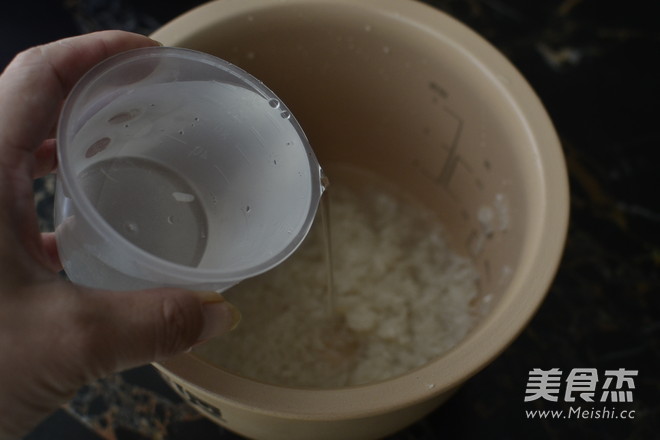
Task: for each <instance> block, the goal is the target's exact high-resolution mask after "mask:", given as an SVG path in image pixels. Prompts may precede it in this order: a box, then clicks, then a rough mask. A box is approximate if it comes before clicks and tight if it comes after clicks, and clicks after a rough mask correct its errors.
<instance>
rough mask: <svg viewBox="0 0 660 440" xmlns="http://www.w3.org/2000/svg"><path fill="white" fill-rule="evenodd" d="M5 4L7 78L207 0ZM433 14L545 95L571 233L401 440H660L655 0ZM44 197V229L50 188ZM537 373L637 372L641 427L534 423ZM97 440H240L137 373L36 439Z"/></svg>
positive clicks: (39, 431) (454, 5)
mask: <svg viewBox="0 0 660 440" xmlns="http://www.w3.org/2000/svg"><path fill="white" fill-rule="evenodd" d="M3 3H4V4H3V5H2V6H0V32H1V34H0V36H1V37H2V38H1V39H0V68H2V67H3V66H4V65H6V64H7V63H8V62H9V60H10V59H11V57H12V56H13V55H14V54H16V53H17V52H18V51H20V50H22V49H24V48H27V47H29V46H31V45H35V44H40V43H44V42H48V41H52V40H55V39H58V38H61V37H65V36H71V35H76V34H80V33H84V32H89V31H93V30H99V29H126V30H131V31H135V32H141V33H149V32H151V31H152V30H154V29H156V28H157V27H158V26H160V25H161V24H163V23H165V22H167V21H168V20H170V19H171V18H173V17H175V16H176V15H178V14H180V13H181V12H183V11H185V10H187V9H189V8H190V7H192V6H194V5H196V4H199V3H201V2H199V1H192V0H186V1H184V0H180V1H172V2H163V1H156V0H132V1H131V0H62V1H56V0H46V1H31V0H24V1H20V2H14V1H11V2H10V1H5V2H3ZM427 3H429V4H432V5H434V6H436V7H438V8H439V9H442V10H444V11H446V12H448V13H449V14H450V15H453V16H454V17H456V18H458V19H459V20H461V21H463V22H464V23H465V24H467V25H468V26H470V27H471V28H473V29H474V30H476V31H477V32H478V33H480V34H481V35H482V36H483V37H484V38H486V39H487V40H489V41H490V42H491V43H492V44H493V45H495V46H496V47H497V48H499V49H500V50H501V51H502V52H503V53H504V54H505V55H506V56H507V57H508V58H509V59H510V60H511V61H512V63H513V64H514V65H515V66H516V67H517V68H518V69H519V70H520V71H521V72H522V73H523V75H524V76H525V77H526V78H527V79H528V81H529V82H530V83H531V85H532V87H533V88H534V89H535V90H536V91H537V93H538V94H539V96H540V98H541V100H542V101H543V102H544V104H545V105H546V107H547V109H548V112H549V113H550V115H551V117H552V119H553V121H554V123H555V125H556V128H557V131H558V133H559V136H560V138H561V141H562V144H563V148H564V153H565V155H566V159H567V166H568V170H569V174H570V180H571V182H570V183H571V222H570V229H569V235H568V240H567V243H566V251H565V254H564V257H563V260H562V263H561V266H560V269H559V272H558V274H557V278H556V280H555V282H554V283H553V285H552V287H551V288H550V291H549V293H548V296H547V299H546V301H545V302H544V304H543V305H542V307H541V308H540V310H539V312H538V314H537V315H536V316H535V318H534V319H533V320H532V321H531V323H530V325H529V326H528V327H527V328H526V329H525V330H524V331H523V333H522V334H521V335H520V336H519V337H518V339H517V340H516V341H515V342H514V343H513V344H512V345H511V346H510V347H509V348H508V349H507V350H506V351H505V352H504V353H503V354H502V355H501V356H500V357H499V358H498V359H497V360H496V361H495V362H493V363H492V364H491V365H490V366H488V367H487V368H486V369H484V370H483V371H481V372H480V373H479V374H477V375H476V376H475V377H474V378H472V379H471V380H470V381H469V382H468V383H467V384H466V385H465V386H463V387H462V388H461V389H460V390H459V392H458V393H457V394H456V395H455V396H454V397H453V398H452V399H451V400H450V401H449V402H448V403H447V404H446V405H444V406H442V407H441V408H439V409H438V410H436V411H435V412H433V413H432V414H431V415H429V416H428V417H426V418H425V419H423V420H422V421H420V422H418V423H417V424H415V425H413V426H411V427H410V428H408V429H406V430H405V431H403V432H401V433H399V434H397V435H396V436H394V437H393V438H395V439H420V440H421V439H436V438H532V437H533V438H551V439H555V438H556V439H566V438H611V439H624V438H629V439H652V438H660V422H659V421H660V281H659V276H658V273H659V271H658V269H659V266H660V233H659V232H658V231H659V226H660V197H659V196H658V183H660V182H659V179H658V174H659V173H658V171H657V169H658V159H659V158H660V155H658V153H657V150H658V148H660V128H659V127H660V126H659V125H658V121H657V120H658V116H660V111H658V106H659V104H658V103H659V102H660V90H659V89H660V85H659V83H660V79H659V78H660V71H659V68H658V67H657V66H658V61H660V25H659V24H660V14H659V12H660V4H659V2H657V1H653V0H648V1H647V0H636V1H627V2H620V1H596V0H582V1H581V0H564V1H560V0H557V1H551V0H539V1H527V0H437V1H427ZM0 99H2V97H0ZM35 191H36V193H37V200H38V209H39V213H40V216H41V217H42V219H43V225H44V227H45V228H48V227H49V223H50V222H49V216H50V215H51V214H50V212H51V209H52V199H51V192H52V180H48V179H46V180H45V181H38V182H37V183H36V184H35ZM51 227H52V226H51ZM533 368H541V369H544V370H549V369H551V368H560V369H562V371H564V375H567V374H568V372H570V371H571V370H572V369H573V368H595V369H596V370H597V371H598V372H599V374H603V373H604V372H605V370H607V369H618V368H625V369H628V370H638V371H639V376H638V377H636V378H635V386H636V388H635V389H634V390H633V393H634V400H633V402H632V403H619V404H618V405H617V406H616V407H617V408H618V409H626V410H634V411H635V418H634V419H633V420H602V419H600V420H576V419H572V420H566V419H558V420H555V419H545V420H541V419H528V418H527V417H526V410H533V409H551V410H552V409H564V410H567V409H568V407H569V405H568V404H567V403H565V402H562V399H561V398H560V401H559V402H557V403H553V402H549V401H545V400H537V401H534V402H528V403H525V402H524V400H523V399H524V396H525V387H526V384H527V378H528V372H529V371H530V370H531V369H533ZM583 406H584V405H583ZM594 406H595V407H597V408H599V407H600V405H594ZM609 406H610V405H608V407H609ZM587 407H590V406H585V408H587ZM99 438H105V439H117V440H128V439H144V438H167V439H174V440H178V439H195V438H205V439H234V438H236V436H234V435H233V434H231V433H229V432H227V431H224V430H223V429H222V428H220V427H217V426H215V425H213V424H212V423H210V422H208V421H206V420H205V419H203V418H202V417H201V416H198V415H197V413H195V412H194V411H193V410H191V409H190V408H189V407H188V406H186V405H185V404H183V403H182V402H181V401H180V399H178V397H177V396H176V395H175V394H174V393H173V392H172V391H171V390H169V389H168V388H167V387H166V386H165V385H164V384H163V382H162V381H161V380H160V378H159V377H158V376H157V375H156V374H155V373H154V371H153V370H152V369H151V367H144V368H139V369H136V370H132V371H129V372H127V373H124V374H122V375H116V376H113V377H110V378H108V379H105V380H103V381H99V382H98V383H95V384H92V385H90V386H89V387H86V388H85V389H83V390H81V392H80V394H79V395H78V396H77V397H76V399H74V401H73V402H72V403H71V404H69V405H68V406H67V407H66V408H65V409H63V410H60V411H58V412H57V413H55V414H54V415H53V416H52V417H51V418H49V419H48V420H46V421H45V422H44V423H43V424H42V425H40V426H39V427H37V428H36V429H35V431H34V432H33V433H31V434H30V435H29V436H28V437H27V439H29V440H42V439H82V440H88V439H89V440H91V439H97V440H98V439H99Z"/></svg>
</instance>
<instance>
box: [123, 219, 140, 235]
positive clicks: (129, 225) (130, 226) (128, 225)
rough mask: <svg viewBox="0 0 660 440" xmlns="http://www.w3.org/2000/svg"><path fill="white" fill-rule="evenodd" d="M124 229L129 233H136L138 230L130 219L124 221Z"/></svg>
mask: <svg viewBox="0 0 660 440" xmlns="http://www.w3.org/2000/svg"><path fill="white" fill-rule="evenodd" d="M124 229H125V230H126V232H129V233H131V234H137V233H138V232H139V231H140V228H139V227H138V225H137V223H135V222H131V221H128V222H126V223H124Z"/></svg>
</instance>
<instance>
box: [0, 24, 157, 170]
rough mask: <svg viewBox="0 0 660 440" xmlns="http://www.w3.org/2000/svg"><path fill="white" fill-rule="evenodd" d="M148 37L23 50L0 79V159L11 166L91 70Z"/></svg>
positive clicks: (89, 39)
mask: <svg viewBox="0 0 660 440" xmlns="http://www.w3.org/2000/svg"><path fill="white" fill-rule="evenodd" d="M157 44H158V43H156V42H155V41H153V40H151V39H150V38H148V37H145V36H142V35H138V34H132V33H128V32H122V31H103V32H97V33H94V34H88V35H82V36H77V37H72V38H67V39H64V40H60V41H56V42H54V43H50V44H46V45H44V46H37V47H34V48H32V49H29V50H27V51H25V52H22V53H21V54H19V55H18V56H16V58H15V59H14V60H13V61H12V62H11V63H10V64H9V66H8V67H7V68H6V70H5V71H4V72H3V73H2V75H1V76H0V96H2V104H1V105H0V153H1V154H0V157H1V158H3V161H4V162H5V163H6V164H7V165H10V166H12V165H13V167H16V166H17V165H19V164H20V163H21V161H24V160H25V159H26V154H25V153H29V154H31V153H32V152H33V151H34V150H35V149H36V148H37V147H38V146H39V145H40V144H41V142H42V141H43V140H44V139H45V138H46V137H47V135H48V133H49V131H50V130H51V129H52V127H53V126H54V124H55V121H56V119H57V117H58V112H59V109H60V106H61V103H62V100H63V99H64V98H65V97H66V95H67V94H68V93H69V91H70V90H71V88H72V87H73V85H74V84H75V83H76V81H78V79H80V77H81V76H82V75H83V74H84V73H85V72H86V71H87V70H89V69H90V68H91V67H92V66H94V65H95V64H97V63H99V62H100V61H102V60H103V59H105V58H108V57H109V56H112V55H114V54H117V53H119V52H123V51H126V50H129V49H134V48H138V47H147V46H155V45H157Z"/></svg>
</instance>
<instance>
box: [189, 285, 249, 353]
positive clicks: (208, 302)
mask: <svg viewBox="0 0 660 440" xmlns="http://www.w3.org/2000/svg"><path fill="white" fill-rule="evenodd" d="M198 294H199V296H200V297H201V299H202V307H203V309H202V314H203V316H204V325H203V327H202V331H201V333H200V334H199V338H198V341H197V343H198V344H199V343H201V342H204V341H206V340H208V339H210V338H212V337H213V336H219V335H222V334H224V333H227V332H229V331H232V330H234V329H235V328H236V327H237V326H238V323H239V322H240V321H241V313H240V312H239V311H238V309H237V308H236V307H235V306H234V305H233V304H231V303H230V302H229V301H227V300H225V298H224V297H223V296H222V295H220V294H219V293H215V292H199V293H198Z"/></svg>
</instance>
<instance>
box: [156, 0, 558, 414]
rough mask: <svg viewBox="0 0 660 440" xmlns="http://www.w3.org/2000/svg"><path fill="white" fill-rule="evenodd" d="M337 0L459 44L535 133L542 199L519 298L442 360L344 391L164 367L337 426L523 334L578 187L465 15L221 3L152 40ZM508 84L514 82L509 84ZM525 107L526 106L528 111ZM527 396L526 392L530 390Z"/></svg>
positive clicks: (451, 379) (471, 364)
mask: <svg viewBox="0 0 660 440" xmlns="http://www.w3.org/2000/svg"><path fill="white" fill-rule="evenodd" d="M321 3H323V4H333V5H338V6H344V7H352V8H364V9H367V10H370V11H371V12H372V13H375V14H385V15H387V16H390V17H392V18H395V19H397V20H400V21H401V22H402V23H405V25H407V26H415V27H417V28H418V29H419V30H420V31H422V32H426V33H429V34H431V35H432V36H433V37H434V38H438V39H440V40H443V41H444V42H445V43H450V44H452V45H453V46H454V47H455V48H457V50H460V52H461V53H462V55H463V56H466V57H469V58H470V60H471V62H472V63H474V64H475V65H477V66H478V68H480V69H481V70H483V72H484V74H485V76H486V77H487V78H488V79H489V80H490V81H491V82H492V83H493V85H494V86H495V87H498V88H499V89H500V92H501V93H502V94H503V96H504V98H505V99H507V100H508V101H509V104H510V105H511V107H512V108H513V109H514V110H515V114H516V115H515V116H516V118H517V119H518V120H519V121H520V123H521V125H522V126H523V128H524V130H525V132H526V133H527V136H529V143H530V148H531V149H533V150H534V154H535V155H536V156H535V159H536V161H537V163H536V168H537V169H538V171H539V175H538V178H539V182H540V184H539V188H540V191H541V195H542V202H541V203H540V208H541V212H539V213H538V214H537V215H536V216H535V219H536V218H538V220H539V224H537V225H535V226H534V227H535V228H536V230H538V231H542V233H539V234H537V235H538V236H535V237H534V238H535V239H534V240H531V242H530V243H529V244H528V247H529V248H531V249H532V251H531V252H532V255H533V257H534V258H529V259H527V260H524V259H523V261H521V265H523V267H524V268H523V269H519V270H518V271H517V272H516V273H517V274H521V273H527V274H534V275H533V276H531V275H527V276H525V277H523V276H521V275H516V274H514V276H513V277H512V279H511V281H510V282H511V287H510V288H509V291H510V293H509V294H508V295H505V296H503V297H502V298H501V299H500V300H498V301H497V303H496V304H494V306H493V308H492V310H491V311H490V312H489V313H488V315H487V316H486V317H485V318H484V319H483V320H482V321H481V322H480V323H479V324H478V325H477V326H476V328H474V329H473V330H472V331H471V332H470V333H469V334H468V335H467V336H466V337H465V338H464V339H463V340H462V341H460V342H459V343H458V344H457V345H456V346H455V347H454V348H452V349H451V350H449V351H448V352H446V353H444V354H443V355H442V356H440V357H439V358H437V359H435V360H433V361H431V362H429V363H427V364H426V365H424V366H422V367H419V368H417V369H415V370H413V371H410V372H408V373H406V374H404V375H401V376H397V377H394V378H391V379H388V380H385V381H380V382H374V383H369V384H365V385H358V386H353V387H347V388H340V389H303V388H291V387H283V386H277V385H272V384H266V383H263V382H259V381H256V380H252V379H247V378H244V377H241V376H238V375H235V374H232V373H229V372H227V371H224V370H221V369H220V368H218V367H214V366H212V365H211V364H209V363H207V362H205V361H204V360H202V359H200V358H198V357H197V356H195V355H194V354H191V353H187V354H183V355H180V356H177V357H174V358H172V359H170V360H167V361H164V362H161V363H160V364H156V367H157V368H158V369H159V370H160V371H161V372H162V373H163V374H164V375H166V376H169V377H171V378H172V379H173V380H176V381H177V382H180V383H182V384H185V386H187V387H189V388H191V389H193V390H197V391H198V392H199V391H201V392H204V393H205V395H207V396H212V397H213V398H214V399H217V400H218V401H221V402H224V403H225V404H231V405H233V406H235V407H242V408H245V409H247V410H249V411H251V412H258V413H263V414H270V415H277V416H280V417H284V418H291V417H296V418H304V419H308V420H326V421H327V420H336V419H342V418H357V417H368V416H372V415H377V414H382V413H383V412H391V411H395V410H397V409H400V408H404V407H408V406H411V405H414V404H415V403H420V402H422V401H426V400H428V399H430V398H432V397H437V396H440V395H441V394H444V393H447V392H449V391H450V390H452V389H454V388H455V387H457V386H459V385H460V384H461V383H463V382H465V381H466V380H467V379H469V378H470V377H472V376H473V375H475V374H476V373H478V372H479V371H480V370H481V369H483V368H484V367H485V366H486V365H488V364H489V363H490V362H491V361H493V360H494V359H495V358H496V357H497V356H498V355H499V354H500V353H501V352H502V351H504V349H505V348H506V347H507V346H508V345H509V344H510V343H511V342H513V340H514V339H515V338H516V337H517V336H518V335H519V333H520V332H521V331H522V330H523V329H524V328H525V326H526V325H527V323H528V322H529V320H530V319H531V318H532V316H533V315H534V313H535V312H536V310H537V309H538V307H539V306H540V305H541V303H542V301H543V299H544V297H545V295H546V293H547V290H548V288H549V287H550V284H551V282H552V280H553V278H554V276H555V274H556V271H557V269H558V267H559V263H560V260H561V256H562V253H563V248H564V243H565V240H566V234H567V230H568V218H569V190H568V176H567V171H566V165H565V161H564V156H563V152H562V148H561V144H560V141H559V138H558V136H557V133H556V131H555V129H554V127H553V124H552V121H551V120H550V117H549V115H548V114H547V112H546V110H545V108H544V107H543V105H542V103H541V101H540V100H539V98H538V97H537V95H536V94H535V92H534V91H533V89H532V88H531V86H530V85H529V84H528V83H527V81H526V80H525V79H524V77H523V76H522V75H521V73H520V72H519V71H518V70H517V69H516V68H515V67H514V66H513V65H512V64H511V63H510V62H509V61H508V60H507V59H506V58H505V56H504V55H502V54H501V53H500V52H499V51H498V50H497V49H496V48H495V47H493V46H492V45H491V44H490V43H488V42H487V41H486V40H484V39H483V38H482V37H481V36H479V35H478V34H477V33H476V32H474V31H473V30H471V29H469V28H468V27H467V26H465V25H463V24H462V23H460V22H459V21H457V20H456V19H454V18H452V17H451V16H449V15H447V14H446V13H444V12H442V11H440V10H439V9H436V8H433V7H431V6H429V5H426V4H423V3H420V2H417V1H410V0H361V1H359V2H356V1H355V0H282V1H279V2H272V0H249V1H247V0H241V1H235V0H216V1H212V2H209V3H206V4H203V5H201V6H199V7H197V8H195V9H193V10H191V11H189V12H187V13H185V14H183V15H181V16H179V17H178V18H175V19H174V20H173V21H171V22H169V23H167V24H165V25H164V26H163V27H161V28H160V29H159V30H157V31H156V32H155V33H154V34H152V35H151V37H152V38H154V39H156V40H158V41H161V42H163V43H164V44H166V45H176V44H180V43H181V42H183V41H185V40H186V39H187V38H190V37H191V36H193V35H195V34H198V33H201V32H203V31H205V30H207V29H210V28H212V27H213V26H215V25H217V23H218V22H220V21H223V20H226V19H228V18H231V17H235V16H239V15H244V14H245V15H249V14H251V13H253V12H256V11H260V10H263V9H265V8H275V7H283V6H289V7H290V6H294V5H310V4H321ZM502 78H506V80H503V79H502ZM523 109H524V110H523ZM521 392H522V391H521Z"/></svg>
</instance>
